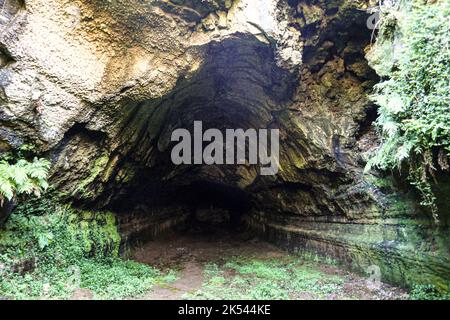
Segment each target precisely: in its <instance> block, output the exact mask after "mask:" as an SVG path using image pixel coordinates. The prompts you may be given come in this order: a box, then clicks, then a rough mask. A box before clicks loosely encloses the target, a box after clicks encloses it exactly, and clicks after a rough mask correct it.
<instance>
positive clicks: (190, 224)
mask: <svg viewBox="0 0 450 320" xmlns="http://www.w3.org/2000/svg"><path fill="white" fill-rule="evenodd" d="M180 192H181V193H182V194H183V195H184V197H185V200H186V203H187V205H188V206H189V207H190V210H191V213H190V215H189V217H188V219H187V223H186V225H185V228H186V230H189V231H195V232H206V233H211V232H214V230H217V229H224V230H229V231H231V232H237V231H240V230H242V229H243V227H244V225H243V220H242V219H243V215H244V214H245V213H247V212H248V211H249V210H250V208H251V198H250V195H249V194H247V193H246V192H245V191H242V190H240V189H238V188H233V187H229V186H225V185H221V184H217V183H212V182H208V181H197V182H194V183H192V184H191V185H189V186H188V187H185V188H182V189H181V190H180Z"/></svg>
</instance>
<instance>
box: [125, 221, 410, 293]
mask: <svg viewBox="0 0 450 320" xmlns="http://www.w3.org/2000/svg"><path fill="white" fill-rule="evenodd" d="M131 257H132V259H133V260H136V261H138V262H141V263H145V264H149V265H151V266H153V267H155V268H158V269H160V270H163V271H168V270H176V273H177V278H176V280H174V281H173V282H171V283H164V284H159V285H156V286H155V287H154V289H153V290H152V291H151V292H149V293H147V294H146V295H144V296H142V297H137V298H136V299H146V300H181V299H186V300H190V299H194V300H195V299H213V300H221V299H231V300H232V299H267V300H272V299H277V300H279V299H289V300H317V299H321V300H322V299H327V300H343V299H365V300H386V299H389V300H390V299H407V298H408V294H407V293H406V291H405V290H402V289H399V288H396V287H392V286H390V285H387V284H384V283H382V284H381V285H380V286H379V287H374V286H373V285H372V286H371V285H370V284H368V281H367V278H366V277H364V276H360V275H356V274H353V273H350V272H348V271H345V270H343V269H341V268H339V267H337V266H336V265H334V264H333V262H332V261H327V262H324V261H317V259H315V260H314V259H311V258H301V257H298V256H293V255H289V254H288V253H286V252H284V251H282V250H280V249H278V248H276V247H274V246H272V245H270V244H268V243H266V242H264V241H261V240H259V239H258V238H256V237H253V236H252V235H250V234H248V233H245V232H243V233H241V232H239V233H237V232H231V231H226V230H220V229H218V230H212V229H210V230H209V232H206V233H205V232H200V231H190V232H183V233H172V234H168V235H165V236H163V237H161V238H159V239H157V240H154V241H150V242H147V243H146V244H143V245H140V246H137V247H136V248H135V249H133V250H132V252H131Z"/></svg>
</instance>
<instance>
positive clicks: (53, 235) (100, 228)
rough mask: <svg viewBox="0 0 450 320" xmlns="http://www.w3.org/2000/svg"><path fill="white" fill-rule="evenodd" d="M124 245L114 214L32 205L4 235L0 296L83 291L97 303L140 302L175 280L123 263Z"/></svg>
mask: <svg viewBox="0 0 450 320" xmlns="http://www.w3.org/2000/svg"><path fill="white" fill-rule="evenodd" d="M120 243H121V240H120V236H119V234H118V231H117V226H116V222H115V217H114V215H113V214H111V213H108V212H89V211H80V210H75V209H73V208H71V207H70V206H63V205H60V204H57V202H55V201H51V200H45V199H40V200H35V201H30V202H28V203H27V204H25V205H23V206H21V207H19V208H18V209H17V210H16V212H15V213H14V214H13V215H12V216H11V217H10V219H9V221H8V223H7V224H6V226H5V228H4V229H3V230H1V232H0V297H5V298H8V299H27V300H32V299H69V298H71V297H73V295H74V293H76V292H77V291H79V289H85V290H89V292H90V293H91V294H92V297H93V298H94V299H127V298H138V297H139V296H141V295H143V294H146V293H147V292H149V291H150V290H151V289H152V287H153V286H154V285H155V284H161V283H168V282H172V281H174V280H175V279H176V275H175V273H174V272H172V271H169V272H167V273H161V272H160V271H159V270H157V269H155V268H152V267H150V266H148V265H144V264H140V263H137V262H134V261H130V260H127V259H124V258H123V257H121V256H120V255H119V246H120Z"/></svg>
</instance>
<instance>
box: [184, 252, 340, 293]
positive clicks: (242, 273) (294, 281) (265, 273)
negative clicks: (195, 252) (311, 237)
mask: <svg viewBox="0 0 450 320" xmlns="http://www.w3.org/2000/svg"><path fill="white" fill-rule="evenodd" d="M316 268H317V266H316V265H312V264H309V263H305V262H304V261H303V260H302V259H299V258H295V257H290V256H286V257H284V258H280V259H257V258H243V257H234V258H231V259H230V260H229V261H228V262H226V263H225V264H224V265H223V266H219V265H217V264H207V265H206V267H205V277H206V278H207V280H206V282H205V283H204V285H203V287H202V288H201V289H200V290H198V291H196V292H194V293H192V294H188V295H186V296H185V298H188V299H257V300H259V299H263V300H286V299H304V298H315V299H322V298H325V297H327V295H329V294H332V293H333V294H339V293H342V290H343V285H344V279H343V278H342V277H340V276H337V275H329V274H325V273H323V272H321V271H318V270H317V269H316Z"/></svg>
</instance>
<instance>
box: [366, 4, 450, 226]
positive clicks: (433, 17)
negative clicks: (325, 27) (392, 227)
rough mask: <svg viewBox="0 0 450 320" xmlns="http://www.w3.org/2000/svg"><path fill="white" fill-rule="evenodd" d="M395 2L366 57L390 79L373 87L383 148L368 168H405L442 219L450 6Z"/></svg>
mask: <svg viewBox="0 0 450 320" xmlns="http://www.w3.org/2000/svg"><path fill="white" fill-rule="evenodd" d="M397 3H400V5H399V6H397V7H391V8H386V9H385V10H384V11H383V14H382V16H381V23H380V27H381V29H380V32H379V36H378V39H377V42H376V43H375V45H374V47H373V49H372V50H371V52H370V53H369V55H368V58H369V60H370V61H371V63H372V66H373V67H374V68H375V69H376V70H377V72H378V73H379V74H380V75H382V76H388V78H387V79H385V80H383V81H382V82H381V83H380V84H378V85H377V86H376V88H375V94H374V101H375V102H376V103H377V104H378V105H379V106H380V109H379V118H378V120H377V122H376V124H377V126H378V128H379V129H380V133H381V135H382V138H383V144H382V146H381V148H380V149H379V150H378V152H377V154H376V155H375V156H374V157H373V159H372V160H371V161H370V162H369V163H368V169H369V168H370V167H377V168H379V169H383V170H393V169H396V168H399V169H400V168H402V167H407V168H408V172H409V175H408V180H409V181H410V183H411V184H412V185H413V186H414V187H415V188H416V189H417V190H418V191H419V192H420V194H421V197H422V202H421V204H422V205H423V206H426V207H428V208H430V209H431V211H432V212H433V215H434V217H435V219H436V220H438V216H437V211H438V208H437V207H436V198H435V195H434V194H433V189H432V184H431V181H432V180H433V179H434V175H435V171H436V170H439V169H441V170H448V169H449V162H448V157H449V156H450V109H449V108H450V93H449V89H450V51H449V41H450V28H449V24H448V21H449V17H450V2H448V1H441V2H437V3H436V4H434V5H429V4H428V5H424V4H422V1H419V0H414V1H412V3H409V4H405V3H404V2H402V1H398V2H397ZM399 42H400V43H401V46H400V45H399ZM394 52H395V54H394Z"/></svg>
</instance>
